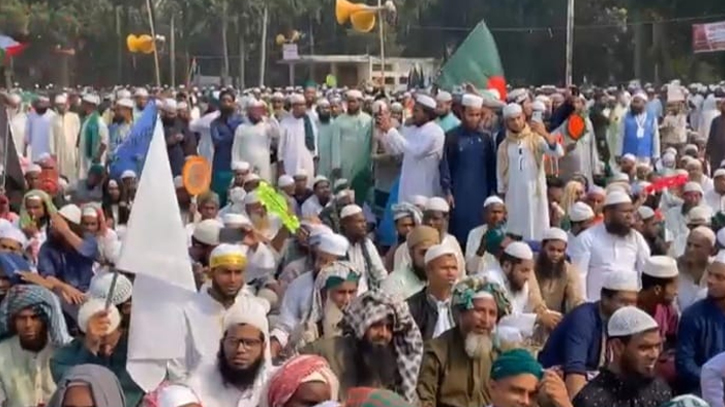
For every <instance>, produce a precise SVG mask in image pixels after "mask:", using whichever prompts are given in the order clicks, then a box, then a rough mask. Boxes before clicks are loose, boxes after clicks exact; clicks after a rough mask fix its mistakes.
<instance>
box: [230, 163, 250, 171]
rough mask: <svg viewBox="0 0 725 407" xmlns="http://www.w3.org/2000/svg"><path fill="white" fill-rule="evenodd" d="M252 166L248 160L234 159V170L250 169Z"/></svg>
mask: <svg viewBox="0 0 725 407" xmlns="http://www.w3.org/2000/svg"><path fill="white" fill-rule="evenodd" d="M251 168H252V166H251V165H250V164H249V163H248V162H246V161H232V171H249V170H250V169H251Z"/></svg>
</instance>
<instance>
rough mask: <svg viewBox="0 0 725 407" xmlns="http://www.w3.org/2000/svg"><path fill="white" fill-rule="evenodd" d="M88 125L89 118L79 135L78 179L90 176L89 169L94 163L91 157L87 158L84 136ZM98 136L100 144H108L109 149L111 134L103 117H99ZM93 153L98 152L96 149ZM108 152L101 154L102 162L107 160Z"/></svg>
mask: <svg viewBox="0 0 725 407" xmlns="http://www.w3.org/2000/svg"><path fill="white" fill-rule="evenodd" d="M87 125H88V120H86V121H85V122H84V123H83V125H82V126H81V132H80V135H79V136H78V137H80V139H79V142H78V156H79V160H78V162H79V165H78V179H85V178H86V177H87V176H88V170H89V169H90V168H91V165H93V163H92V162H91V160H90V159H88V158H86V154H85V151H86V138H85V137H84V135H85V133H86V126H87ZM98 136H99V138H100V142H99V145H100V144H103V145H105V146H106V150H107V149H108V142H109V134H108V126H106V123H105V122H104V121H103V119H102V118H101V117H98ZM93 154H94V155H95V154H97V152H96V151H94V152H93ZM105 157H106V152H104V153H103V156H101V163H103V162H104V161H105Z"/></svg>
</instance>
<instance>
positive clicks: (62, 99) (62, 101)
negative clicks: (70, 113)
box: [55, 93, 68, 105]
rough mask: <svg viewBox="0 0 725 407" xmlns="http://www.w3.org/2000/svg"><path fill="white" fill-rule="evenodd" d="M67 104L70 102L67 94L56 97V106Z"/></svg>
mask: <svg viewBox="0 0 725 407" xmlns="http://www.w3.org/2000/svg"><path fill="white" fill-rule="evenodd" d="M67 102H68V96H66V95H65V93H61V94H59V95H56V96H55V104H56V105H64V104H66V103H67Z"/></svg>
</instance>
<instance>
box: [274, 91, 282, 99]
mask: <svg viewBox="0 0 725 407" xmlns="http://www.w3.org/2000/svg"><path fill="white" fill-rule="evenodd" d="M272 100H284V94H283V93H282V92H274V93H273V94H272Z"/></svg>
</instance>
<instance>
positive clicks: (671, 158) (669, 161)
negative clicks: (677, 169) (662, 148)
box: [662, 151, 676, 166]
mask: <svg viewBox="0 0 725 407" xmlns="http://www.w3.org/2000/svg"><path fill="white" fill-rule="evenodd" d="M675 159H676V157H675V154H673V153H671V152H669V151H668V152H666V153H664V154H663V155H662V163H663V164H665V165H666V166H671V165H674V164H675Z"/></svg>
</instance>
